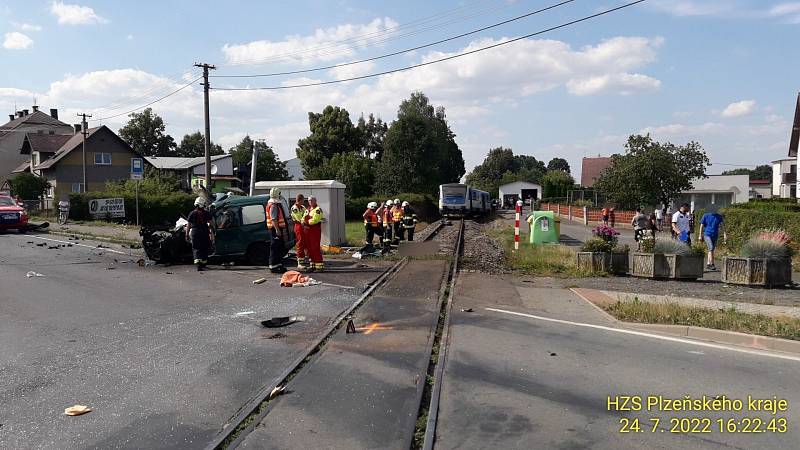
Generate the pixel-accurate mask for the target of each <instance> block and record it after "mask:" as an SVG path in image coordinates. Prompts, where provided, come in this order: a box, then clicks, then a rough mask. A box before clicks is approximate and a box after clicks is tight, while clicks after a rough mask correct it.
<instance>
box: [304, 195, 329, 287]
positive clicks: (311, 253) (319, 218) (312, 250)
mask: <svg viewBox="0 0 800 450" xmlns="http://www.w3.org/2000/svg"><path fill="white" fill-rule="evenodd" d="M324 220H325V215H324V214H323V213H322V208H320V207H319V205H317V198H316V197H314V196H313V195H312V196H310V197H308V210H307V211H306V215H305V216H304V217H303V228H304V230H303V232H304V233H305V240H306V250H308V257H309V258H310V259H311V271H312V272H322V271H323V270H325V266H324V264H323V263H322V249H321V248H320V246H319V242H320V239H322V222H323V221H324Z"/></svg>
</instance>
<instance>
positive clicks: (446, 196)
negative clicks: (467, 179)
mask: <svg viewBox="0 0 800 450" xmlns="http://www.w3.org/2000/svg"><path fill="white" fill-rule="evenodd" d="M466 194H467V188H466V187H464V186H442V200H443V202H444V203H451V204H458V203H464V200H465V199H466Z"/></svg>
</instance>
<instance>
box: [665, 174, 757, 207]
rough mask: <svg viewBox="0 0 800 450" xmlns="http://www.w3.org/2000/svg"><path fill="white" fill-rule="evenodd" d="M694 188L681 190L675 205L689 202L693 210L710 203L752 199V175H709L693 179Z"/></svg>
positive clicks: (674, 202)
mask: <svg viewBox="0 0 800 450" xmlns="http://www.w3.org/2000/svg"><path fill="white" fill-rule="evenodd" d="M692 185H693V186H694V188H693V189H691V190H688V191H684V192H681V193H680V194H679V195H678V196H677V197H676V198H675V200H674V201H673V204H674V206H676V207H677V206H679V205H680V204H682V203H688V204H689V205H691V206H692V210H695V209H705V208H706V207H707V206H708V205H717V206H720V207H723V206H728V205H730V204H732V203H747V202H748V201H750V177H749V176H747V175H709V177H708V178H698V179H695V180H693V181H692Z"/></svg>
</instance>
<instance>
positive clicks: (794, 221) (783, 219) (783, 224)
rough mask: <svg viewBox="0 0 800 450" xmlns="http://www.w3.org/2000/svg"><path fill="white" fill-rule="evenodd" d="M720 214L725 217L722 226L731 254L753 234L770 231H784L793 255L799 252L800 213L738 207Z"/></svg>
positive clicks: (738, 250) (739, 249) (736, 251)
mask: <svg viewBox="0 0 800 450" xmlns="http://www.w3.org/2000/svg"><path fill="white" fill-rule="evenodd" d="M721 213H722V215H723V216H724V217H725V222H724V226H725V232H726V233H727V235H728V241H727V244H726V247H727V249H728V250H730V251H731V252H733V253H739V252H740V251H741V249H742V246H743V245H744V243H745V242H747V241H748V240H749V239H750V237H751V236H753V234H755V233H757V232H759V231H762V230H770V229H781V230H784V231H786V233H787V234H788V235H789V236H790V237H792V241H791V243H790V244H789V246H790V248H791V249H792V250H793V251H794V252H795V253H797V252H798V250H800V239H799V238H800V213H797V212H789V211H764V210H758V209H747V208H740V207H735V208H725V209H723V210H722V211H721Z"/></svg>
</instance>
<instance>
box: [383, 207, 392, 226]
mask: <svg viewBox="0 0 800 450" xmlns="http://www.w3.org/2000/svg"><path fill="white" fill-rule="evenodd" d="M383 226H384V227H390V226H392V210H391V209H390V208H383Z"/></svg>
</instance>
